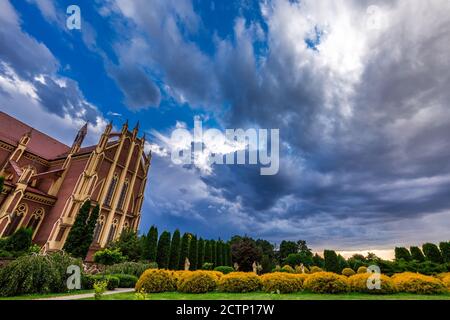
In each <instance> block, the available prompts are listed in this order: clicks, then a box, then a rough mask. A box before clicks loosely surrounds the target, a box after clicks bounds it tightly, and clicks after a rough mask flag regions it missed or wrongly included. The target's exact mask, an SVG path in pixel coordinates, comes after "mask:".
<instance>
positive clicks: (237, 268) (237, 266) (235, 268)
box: [233, 262, 239, 271]
mask: <svg viewBox="0 0 450 320" xmlns="http://www.w3.org/2000/svg"><path fill="white" fill-rule="evenodd" d="M233 266H234V270H235V271H238V270H239V265H238V264H237V262H235V263H234V265H233Z"/></svg>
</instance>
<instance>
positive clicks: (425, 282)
mask: <svg viewBox="0 0 450 320" xmlns="http://www.w3.org/2000/svg"><path fill="white" fill-rule="evenodd" d="M392 280H393V281H394V284H395V286H396V287H397V290H398V291H399V292H408V293H420V294H433V293H441V292H444V291H445V286H444V284H443V283H442V281H441V280H439V279H437V278H434V277H431V276H425V275H423V274H419V273H412V272H403V273H397V274H395V275H393V276H392Z"/></svg>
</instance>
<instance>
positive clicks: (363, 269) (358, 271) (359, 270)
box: [356, 266, 367, 273]
mask: <svg viewBox="0 0 450 320" xmlns="http://www.w3.org/2000/svg"><path fill="white" fill-rule="evenodd" d="M356 273H367V267H364V266H361V267H359V268H358V270H357V271H356Z"/></svg>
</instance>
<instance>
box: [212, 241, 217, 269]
mask: <svg viewBox="0 0 450 320" xmlns="http://www.w3.org/2000/svg"><path fill="white" fill-rule="evenodd" d="M216 246H217V241H216V240H211V253H212V255H211V260H212V261H211V262H212V263H213V264H214V267H217V252H216Z"/></svg>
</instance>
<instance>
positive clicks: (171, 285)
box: [135, 269, 176, 293]
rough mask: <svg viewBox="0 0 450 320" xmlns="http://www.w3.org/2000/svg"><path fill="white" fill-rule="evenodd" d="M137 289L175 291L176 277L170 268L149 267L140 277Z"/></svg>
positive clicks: (147, 291) (148, 291) (140, 290)
mask: <svg viewBox="0 0 450 320" xmlns="http://www.w3.org/2000/svg"><path fill="white" fill-rule="evenodd" d="M135 289H136V291H137V292H145V293H152V292H164V291H175V289H176V279H175V277H174V276H173V273H172V272H170V271H168V270H157V269H148V270H146V271H145V272H144V273H143V274H142V275H141V277H140V278H139V280H138V282H137V283H136V287H135Z"/></svg>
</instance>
